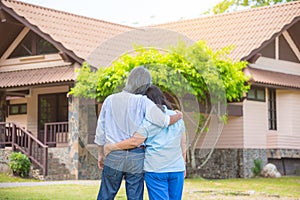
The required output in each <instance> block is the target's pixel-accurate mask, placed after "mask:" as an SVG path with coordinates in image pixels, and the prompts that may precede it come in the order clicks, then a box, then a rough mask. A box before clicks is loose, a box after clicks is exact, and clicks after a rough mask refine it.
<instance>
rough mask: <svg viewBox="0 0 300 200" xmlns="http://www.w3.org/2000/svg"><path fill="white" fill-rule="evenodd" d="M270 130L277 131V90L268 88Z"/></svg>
mask: <svg viewBox="0 0 300 200" xmlns="http://www.w3.org/2000/svg"><path fill="white" fill-rule="evenodd" d="M268 129H269V130H271V131H276V130H277V106H276V89H275V88H268Z"/></svg>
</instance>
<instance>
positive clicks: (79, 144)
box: [68, 97, 99, 180]
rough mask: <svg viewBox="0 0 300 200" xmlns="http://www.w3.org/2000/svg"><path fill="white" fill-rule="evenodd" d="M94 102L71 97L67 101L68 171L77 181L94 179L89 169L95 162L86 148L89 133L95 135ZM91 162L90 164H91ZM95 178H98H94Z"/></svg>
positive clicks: (95, 164)
mask: <svg viewBox="0 0 300 200" xmlns="http://www.w3.org/2000/svg"><path fill="white" fill-rule="evenodd" d="M96 120H97V119H96V110H95V101H94V100H89V99H82V98H77V97H71V98H70V100H69V133H70V134H69V135H70V138H69V142H68V146H69V161H70V162H69V170H70V173H71V175H72V176H74V178H75V179H77V180H85V179H95V178H93V177H91V175H90V173H89V169H88V168H89V167H90V166H91V165H92V166H97V160H96V159H93V157H94V155H93V154H91V150H90V149H89V148H88V143H89V141H88V136H89V133H93V134H94V133H95V127H96V122H97V121H96ZM91 162H92V163H91ZM96 177H97V178H98V177H99V176H96Z"/></svg>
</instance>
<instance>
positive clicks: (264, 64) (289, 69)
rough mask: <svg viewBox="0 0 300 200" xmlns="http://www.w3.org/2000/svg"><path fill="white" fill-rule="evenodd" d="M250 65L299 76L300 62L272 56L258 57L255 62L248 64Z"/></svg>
mask: <svg viewBox="0 0 300 200" xmlns="http://www.w3.org/2000/svg"><path fill="white" fill-rule="evenodd" d="M249 66H250V67H253V68H256V69H262V70H267V71H273V72H281V73H285V74H293V75H297V76H300V63H295V62H290V61H285V60H275V59H273V58H266V57H259V58H258V60H257V61H256V62H255V64H251V63H250V64H249Z"/></svg>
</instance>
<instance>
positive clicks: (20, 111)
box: [9, 103, 27, 115]
mask: <svg viewBox="0 0 300 200" xmlns="http://www.w3.org/2000/svg"><path fill="white" fill-rule="evenodd" d="M22 106H26V109H25V111H22ZM13 107H17V110H18V111H17V112H12V111H13ZM26 114H27V103H20V104H10V105H9V115H26Z"/></svg>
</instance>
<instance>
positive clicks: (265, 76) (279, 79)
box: [244, 67, 300, 88]
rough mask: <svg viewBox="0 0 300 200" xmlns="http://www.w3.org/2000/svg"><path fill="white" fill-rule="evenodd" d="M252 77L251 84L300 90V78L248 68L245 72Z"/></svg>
mask: <svg viewBox="0 0 300 200" xmlns="http://www.w3.org/2000/svg"><path fill="white" fill-rule="evenodd" d="M244 72H245V73H246V74H248V75H250V76H251V79H250V82H254V83H258V84H266V85H273V86H279V87H289V88H300V76H297V75H291V74H285V73H280V72H272V71H266V70H261V69H255V68H251V67H247V68H246V69H245V71H244Z"/></svg>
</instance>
